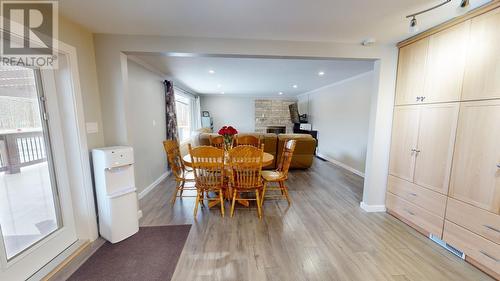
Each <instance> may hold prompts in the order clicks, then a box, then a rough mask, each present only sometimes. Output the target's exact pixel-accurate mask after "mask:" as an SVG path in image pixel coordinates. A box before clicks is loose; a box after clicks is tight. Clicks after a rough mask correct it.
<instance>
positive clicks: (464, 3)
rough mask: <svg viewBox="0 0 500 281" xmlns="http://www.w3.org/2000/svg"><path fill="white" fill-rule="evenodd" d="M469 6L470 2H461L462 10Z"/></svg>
mask: <svg viewBox="0 0 500 281" xmlns="http://www.w3.org/2000/svg"><path fill="white" fill-rule="evenodd" d="M468 6H469V0H462V2H460V8H466V7H468Z"/></svg>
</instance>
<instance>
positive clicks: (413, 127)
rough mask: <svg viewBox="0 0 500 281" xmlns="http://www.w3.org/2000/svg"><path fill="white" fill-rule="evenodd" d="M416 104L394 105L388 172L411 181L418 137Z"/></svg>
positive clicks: (417, 110) (417, 109)
mask: <svg viewBox="0 0 500 281" xmlns="http://www.w3.org/2000/svg"><path fill="white" fill-rule="evenodd" d="M419 111H420V109H419V108H418V106H396V107H395V108H394V121H393V127H392V140H391V154H390V162H389V173H390V174H391V175H393V176H396V177H399V178H402V179H405V180H407V181H410V182H413V173H414V170H415V152H414V151H412V150H414V149H416V147H417V137H418V118H419Z"/></svg>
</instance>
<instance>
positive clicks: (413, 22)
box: [406, 0, 469, 33]
mask: <svg viewBox="0 0 500 281" xmlns="http://www.w3.org/2000/svg"><path fill="white" fill-rule="evenodd" d="M464 1H466V0H462V2H464ZM450 2H451V0H446V1H444V2H441V3H439V4H437V5H435V6H432V7H430V8H428V9H425V10H422V11H420V12H416V13H413V14H411V15H407V16H406V18H407V19H409V18H411V20H410V32H412V33H415V32H418V26H417V18H416V16H418V15H421V14H423V13H427V12H429V11H432V10H434V9H436V8H439V7H441V6H443V5H445V4H448V3H450ZM466 2H469V1H466ZM460 6H461V7H462V3H461V4H460Z"/></svg>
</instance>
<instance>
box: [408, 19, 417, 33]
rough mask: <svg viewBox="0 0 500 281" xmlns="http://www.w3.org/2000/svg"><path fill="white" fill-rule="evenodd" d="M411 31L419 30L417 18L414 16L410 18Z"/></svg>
mask: <svg viewBox="0 0 500 281" xmlns="http://www.w3.org/2000/svg"><path fill="white" fill-rule="evenodd" d="M410 32H411V33H417V32H418V25H417V18H415V17H412V18H411V20H410Z"/></svg>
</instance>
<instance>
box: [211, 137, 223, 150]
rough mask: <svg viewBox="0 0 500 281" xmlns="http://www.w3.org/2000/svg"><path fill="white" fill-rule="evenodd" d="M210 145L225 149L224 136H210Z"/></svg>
mask: <svg viewBox="0 0 500 281" xmlns="http://www.w3.org/2000/svg"><path fill="white" fill-rule="evenodd" d="M209 140H210V146H213V147H217V148H220V149H224V137H223V136H215V137H212V136H210V138H209Z"/></svg>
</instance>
